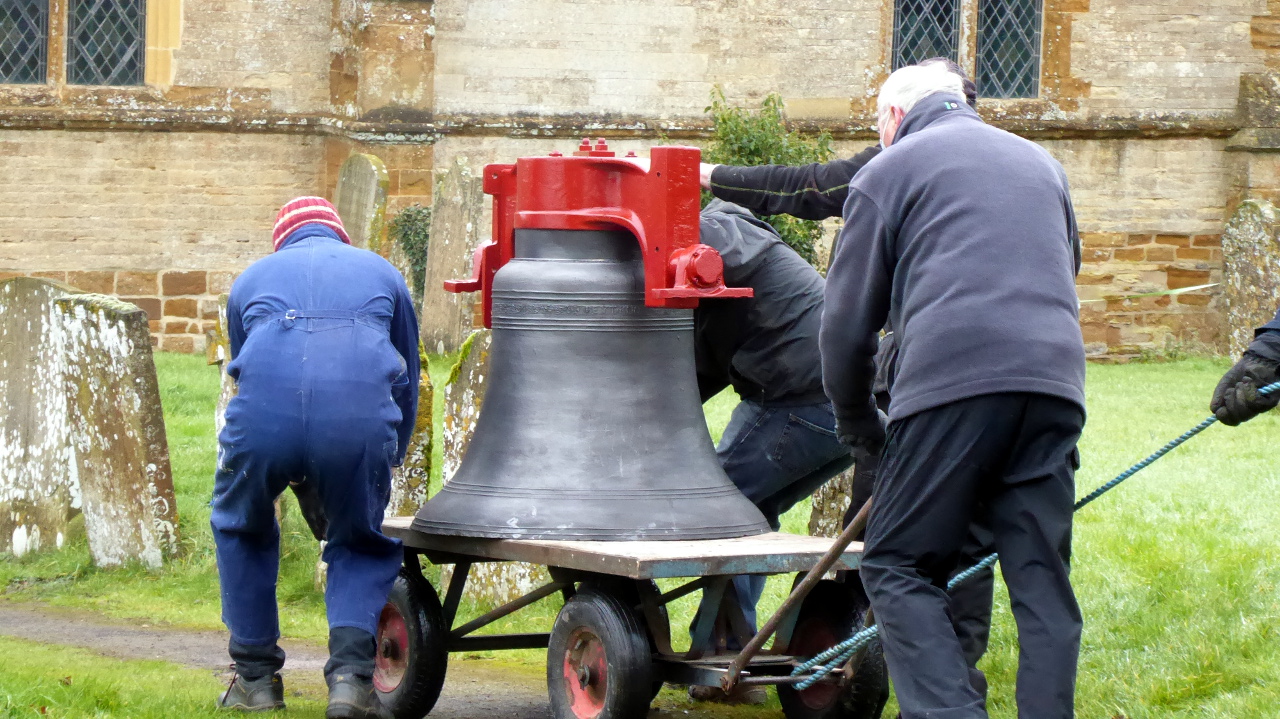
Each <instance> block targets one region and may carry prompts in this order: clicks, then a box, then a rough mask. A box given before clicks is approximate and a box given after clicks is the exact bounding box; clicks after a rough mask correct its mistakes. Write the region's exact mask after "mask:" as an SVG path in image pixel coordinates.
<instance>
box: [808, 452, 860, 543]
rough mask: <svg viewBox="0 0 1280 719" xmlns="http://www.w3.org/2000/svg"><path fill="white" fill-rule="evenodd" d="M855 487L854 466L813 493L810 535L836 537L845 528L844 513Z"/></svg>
mask: <svg viewBox="0 0 1280 719" xmlns="http://www.w3.org/2000/svg"><path fill="white" fill-rule="evenodd" d="M852 489H853V467H850V468H848V469H846V470H845V471H843V472H841V473H840V474H837V475H836V476H834V477H832V478H831V479H829V480H827V483H826V484H824V485H822V487H820V488H819V489H818V491H816V492H814V493H813V507H812V509H810V510H809V535H810V536H813V537H835V536H838V535H839V534H840V531H841V530H843V529H844V513H845V510H847V509H848V508H849V497H850V493H851V491H852Z"/></svg>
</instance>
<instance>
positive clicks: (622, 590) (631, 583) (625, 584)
mask: <svg viewBox="0 0 1280 719" xmlns="http://www.w3.org/2000/svg"><path fill="white" fill-rule="evenodd" d="M641 581H646V582H648V583H649V586H650V587H651V588H652V589H653V591H655V592H657V593H658V594H659V595H661V594H662V590H661V589H659V588H658V583H657V582H655V581H653V580H652V579H647V580H641ZM582 588H583V589H598V590H600V591H603V592H605V593H607V594H612V595H614V596H616V597H621V598H622V599H625V600H626V601H627V603H628V604H630V605H631V607H632V608H633V609H635V611H636V616H638V617H640V620H641V622H640V623H641V625H642V626H644V627H645V633H646V635H647V636H648V637H649V650H650V651H651V652H653V653H654V654H657V653H658V645H657V642H655V641H654V639H653V632H652V627H650V626H649V623H648V622H647V621H646V620H645V619H644V610H643V609H640V589H639V588H638V587H637V586H636V580H634V579H623V578H621V577H600V578H598V579H589V580H587V581H585V582H583V583H582ZM658 614H659V615H661V617H662V621H663V622H664V623H665V624H666V625H667V636H671V617H670V615H668V613H667V605H665V604H663V605H662V606H660V607H658ZM663 686H664V683H663V681H662V680H661V679H659V678H657V677H654V679H653V687H652V690H651V691H650V692H649V702H650V703H651V704H652V703H653V700H654V699H657V698H658V694H660V693H661V692H662V687H663Z"/></svg>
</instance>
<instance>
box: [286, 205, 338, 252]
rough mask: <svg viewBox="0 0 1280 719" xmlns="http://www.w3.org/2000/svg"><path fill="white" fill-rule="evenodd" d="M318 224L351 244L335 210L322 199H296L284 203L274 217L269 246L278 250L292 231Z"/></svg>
mask: <svg viewBox="0 0 1280 719" xmlns="http://www.w3.org/2000/svg"><path fill="white" fill-rule="evenodd" d="M313 222H318V223H320V224H322V225H326V226H328V227H329V229H331V230H333V231H334V232H336V233H338V237H340V238H342V241H343V242H345V243H347V244H348V245H349V244H351V238H350V237H347V231H346V229H344V228H343V227H342V218H341V217H339V216H338V211H337V209H335V208H334V206H333V205H332V204H331V203H330V202H329V201H328V200H326V199H324V198H323V197H297V198H294V199H292V200H289V201H288V202H286V203H285V205H284V207H281V208H280V213H279V214H278V215H276V226H275V229H274V230H272V231H271V246H272V247H273V248H274V249H276V250H278V249H280V245H281V244H282V243H283V242H284V241H285V240H286V239H287V238H288V237H289V235H291V234H293V232H294V230H297V229H298V228H300V227H302V226H303V225H309V224H311V223H313Z"/></svg>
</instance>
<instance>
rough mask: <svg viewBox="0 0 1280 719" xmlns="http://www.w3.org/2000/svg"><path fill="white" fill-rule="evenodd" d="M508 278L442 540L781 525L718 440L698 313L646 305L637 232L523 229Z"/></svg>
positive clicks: (425, 522) (738, 532)
mask: <svg viewBox="0 0 1280 719" xmlns="http://www.w3.org/2000/svg"><path fill="white" fill-rule="evenodd" d="M513 254H514V257H513V258H512V259H511V260H510V261H509V262H507V263H506V264H505V265H503V267H502V268H501V269H500V270H498V272H497V273H496V275H495V276H494V277H493V281H492V288H491V293H492V327H493V344H492V349H491V351H490V355H489V356H490V360H489V361H490V365H489V379H488V383H489V386H488V389H487V391H486V394H485V399H484V404H483V405H482V406H481V410H480V417H479V419H478V420H477V423H476V428H475V434H474V435H473V437H472V440H471V443H470V445H469V446H468V447H467V451H466V455H465V456H464V457H463V460H462V464H461V466H460V467H459V469H458V472H457V473H456V474H455V475H454V476H453V478H452V479H450V480H449V481H448V482H447V483H446V484H445V485H444V488H443V489H442V490H441V491H440V492H439V493H438V494H437V495H436V496H434V497H433V498H432V499H431V500H430V501H429V502H427V503H426V505H425V506H423V507H422V509H421V511H419V512H418V516H417V518H415V519H414V521H413V528H414V529H417V530H421V531H424V532H429V533H433V534H454V535H463V536H473V537H503V538H523V539H593V540H626V539H711V538H724V537H741V536H746V535H751V534H760V533H762V532H767V531H769V526H768V524H767V522H766V521H765V519H764V516H763V515H761V514H760V511H759V510H757V509H756V507H755V506H754V505H753V504H752V503H751V502H750V501H748V500H747V499H746V497H744V496H742V494H741V493H740V492H739V491H738V490H737V488H736V487H734V485H733V484H732V483H731V482H730V481H729V478H728V477H727V476H725V473H724V471H723V470H722V469H721V468H720V464H719V462H718V460H717V459H716V454H715V448H714V446H713V445H712V442H711V437H710V435H708V433H707V426H706V420H705V419H704V417H703V413H702V406H701V404H700V402H699V397H698V386H697V378H696V374H695V370H694V359H693V339H694V336H693V311H692V310H690V309H666V308H652V307H646V306H645V276H644V266H643V263H642V261H641V257H642V251H641V247H640V245H639V244H638V243H637V241H636V238H635V237H633V236H632V235H631V234H630V233H627V232H621V231H598V230H597V231H591V230H536V229H526V230H515V232H514V253H513Z"/></svg>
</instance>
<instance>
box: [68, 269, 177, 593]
mask: <svg viewBox="0 0 1280 719" xmlns="http://www.w3.org/2000/svg"><path fill="white" fill-rule="evenodd" d="M54 306H55V314H56V316H57V318H58V320H59V322H60V325H61V331H60V332H59V339H60V340H61V343H60V349H61V352H62V354H63V356H64V357H65V358H66V361H65V376H64V388H65V389H64V391H65V393H66V400H67V403H68V418H69V420H70V426H71V428H72V432H71V438H72V444H73V446H74V449H75V461H76V470H75V471H76V475H77V477H78V479H79V483H80V495H81V509H82V511H83V512H84V522H85V532H86V534H87V535H88V538H89V553H90V554H91V555H92V556H93V561H94V564H96V565H98V566H100V567H110V566H116V565H120V564H124V563H125V562H129V561H141V562H142V563H143V564H145V565H147V566H148V567H152V568H156V567H159V566H160V565H161V564H162V563H163V562H164V560H165V559H166V558H167V557H171V556H173V555H175V554H176V553H177V551H178V507H177V501H176V499H175V498H174V493H173V475H172V472H171V470H170V467H169V445H168V442H167V441H166V438H165V431H164V413H163V412H162V411H161V407H160V385H159V383H158V382H157V380H156V365H155V361H154V359H153V358H152V356H151V333H150V331H149V328H148V326H147V315H146V313H145V312H143V311H142V310H141V309H140V308H139V307H137V306H135V305H131V304H129V303H127V302H121V301H119V300H117V299H115V298H113V297H108V296H106V295H96V294H78V295H71V296H67V297H62V298H59V299H57V300H55V302H54Z"/></svg>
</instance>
